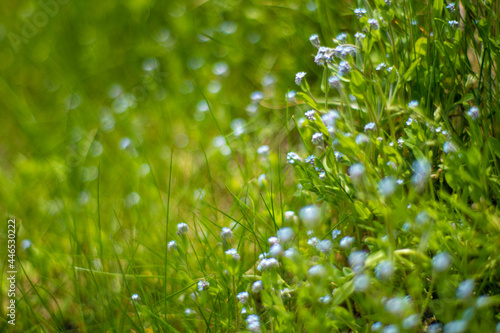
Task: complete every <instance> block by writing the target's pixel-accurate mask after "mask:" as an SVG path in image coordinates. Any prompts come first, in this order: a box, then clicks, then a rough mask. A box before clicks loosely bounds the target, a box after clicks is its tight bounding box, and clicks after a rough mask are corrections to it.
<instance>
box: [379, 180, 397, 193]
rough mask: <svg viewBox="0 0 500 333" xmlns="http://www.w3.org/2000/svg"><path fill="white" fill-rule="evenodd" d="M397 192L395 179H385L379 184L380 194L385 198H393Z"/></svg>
mask: <svg viewBox="0 0 500 333" xmlns="http://www.w3.org/2000/svg"><path fill="white" fill-rule="evenodd" d="M395 191H396V181H395V180H394V178H393V177H385V178H384V179H382V180H381V181H380V183H379V184H378V192H379V193H380V195H382V196H384V197H389V196H391V195H392V194H393V193H394V192H395Z"/></svg>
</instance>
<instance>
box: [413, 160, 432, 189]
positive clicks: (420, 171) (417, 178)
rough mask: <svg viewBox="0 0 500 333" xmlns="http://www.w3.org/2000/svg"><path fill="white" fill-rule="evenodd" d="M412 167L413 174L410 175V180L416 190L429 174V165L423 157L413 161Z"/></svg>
mask: <svg viewBox="0 0 500 333" xmlns="http://www.w3.org/2000/svg"><path fill="white" fill-rule="evenodd" d="M412 167H413V176H412V177H411V182H412V184H413V185H414V186H415V187H416V188H417V189H418V190H422V189H423V187H424V186H425V184H426V183H427V180H428V178H429V176H430V174H431V165H430V164H429V162H428V161H427V160H426V159H425V158H423V159H420V160H416V161H414V162H413V164H412Z"/></svg>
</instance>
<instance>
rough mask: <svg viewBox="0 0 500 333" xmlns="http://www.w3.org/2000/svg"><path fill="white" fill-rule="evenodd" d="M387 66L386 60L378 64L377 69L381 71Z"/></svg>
mask: <svg viewBox="0 0 500 333" xmlns="http://www.w3.org/2000/svg"><path fill="white" fill-rule="evenodd" d="M386 67H387V64H386V63H385V62H382V63H380V64H378V66H377V68H375V70H376V71H380V70H382V69H384V68H386Z"/></svg>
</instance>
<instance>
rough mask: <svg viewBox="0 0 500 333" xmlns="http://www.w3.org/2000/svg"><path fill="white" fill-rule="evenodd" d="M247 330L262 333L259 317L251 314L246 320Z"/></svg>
mask: <svg viewBox="0 0 500 333" xmlns="http://www.w3.org/2000/svg"><path fill="white" fill-rule="evenodd" d="M246 322H247V329H248V330H249V331H250V332H252V333H257V332H260V331H261V330H260V319H259V316H257V315H254V314H251V315H249V316H248V317H247V319H246Z"/></svg>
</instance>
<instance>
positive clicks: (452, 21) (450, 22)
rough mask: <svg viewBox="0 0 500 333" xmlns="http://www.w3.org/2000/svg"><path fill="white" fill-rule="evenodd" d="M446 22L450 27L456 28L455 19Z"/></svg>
mask: <svg viewBox="0 0 500 333" xmlns="http://www.w3.org/2000/svg"><path fill="white" fill-rule="evenodd" d="M448 24H449V25H450V27H451V28H452V29H456V28H458V22H457V21H455V20H451V21H448Z"/></svg>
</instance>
